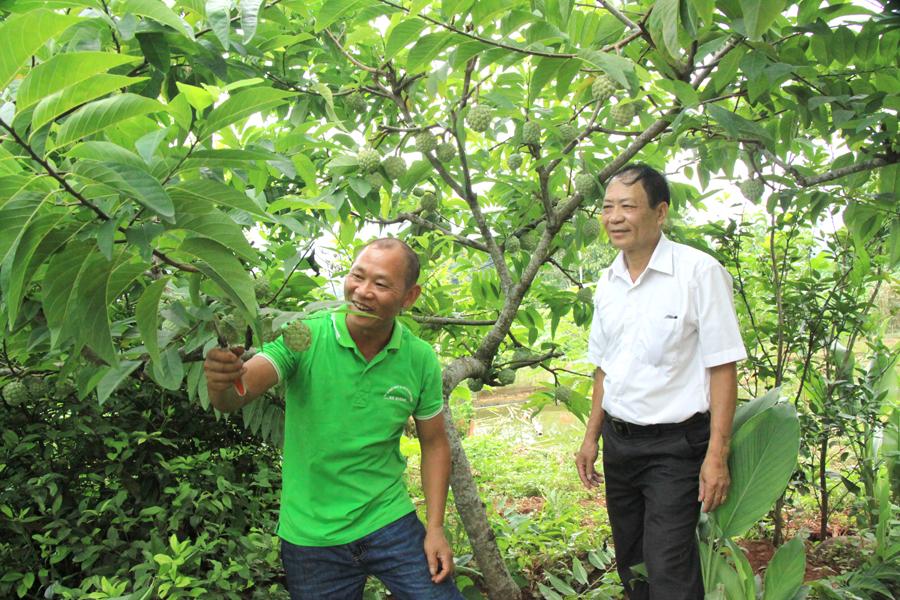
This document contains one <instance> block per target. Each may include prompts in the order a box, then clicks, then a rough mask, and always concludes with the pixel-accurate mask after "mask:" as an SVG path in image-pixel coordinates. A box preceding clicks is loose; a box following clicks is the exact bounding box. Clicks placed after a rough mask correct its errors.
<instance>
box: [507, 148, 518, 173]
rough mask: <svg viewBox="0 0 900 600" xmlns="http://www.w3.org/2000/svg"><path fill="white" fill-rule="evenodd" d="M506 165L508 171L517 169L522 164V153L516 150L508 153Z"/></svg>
mask: <svg viewBox="0 0 900 600" xmlns="http://www.w3.org/2000/svg"><path fill="white" fill-rule="evenodd" d="M506 165H507V166H508V167H509V170H510V171H517V170H518V169H519V167H521V166H522V155H521V154H519V153H518V152H516V153H515V154H510V156H509V158H507V159H506Z"/></svg>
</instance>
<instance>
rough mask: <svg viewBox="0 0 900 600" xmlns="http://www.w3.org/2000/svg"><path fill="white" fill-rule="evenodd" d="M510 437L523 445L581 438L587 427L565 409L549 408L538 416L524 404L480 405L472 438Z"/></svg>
mask: <svg viewBox="0 0 900 600" xmlns="http://www.w3.org/2000/svg"><path fill="white" fill-rule="evenodd" d="M497 434H501V435H509V436H513V437H517V438H519V439H520V440H521V441H523V442H540V441H541V440H542V439H550V438H559V437H565V438H569V437H571V438H572V439H579V438H580V437H581V436H582V435H584V425H583V424H582V423H581V421H579V420H578V419H577V418H576V417H575V415H573V414H572V413H570V412H569V411H568V410H567V409H566V407H565V406H553V405H551V406H547V407H545V408H544V409H543V410H542V411H540V412H539V413H537V414H536V415H532V412H531V411H530V410H528V409H526V408H524V406H523V404H521V403H518V402H516V403H510V404H498V405H493V406H478V407H476V408H475V416H474V418H473V419H472V425H471V427H470V429H469V435H471V436H478V435H497Z"/></svg>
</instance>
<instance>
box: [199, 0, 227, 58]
mask: <svg viewBox="0 0 900 600" xmlns="http://www.w3.org/2000/svg"><path fill="white" fill-rule="evenodd" d="M232 4H233V2H232V1H231V0H206V7H205V8H206V22H207V23H209V26H210V28H211V29H212V30H213V33H215V34H216V37H217V38H219V42H220V43H221V44H222V47H223V48H224V49H225V50H228V36H229V34H230V33H231V7H232Z"/></svg>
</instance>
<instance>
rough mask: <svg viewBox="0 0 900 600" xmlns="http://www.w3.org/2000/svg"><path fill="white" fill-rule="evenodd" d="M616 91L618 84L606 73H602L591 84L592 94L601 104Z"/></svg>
mask: <svg viewBox="0 0 900 600" xmlns="http://www.w3.org/2000/svg"><path fill="white" fill-rule="evenodd" d="M614 93H616V84H615V83H613V80H612V79H610V78H609V77H607V76H606V75H601V76H600V77H598V78H597V79H595V80H594V83H593V84H591V96H592V97H593V98H594V100H596V101H597V102H600V103H601V104H602V103H604V102H606V101H607V100H609V99H610V97H611V96H612V95H613V94H614Z"/></svg>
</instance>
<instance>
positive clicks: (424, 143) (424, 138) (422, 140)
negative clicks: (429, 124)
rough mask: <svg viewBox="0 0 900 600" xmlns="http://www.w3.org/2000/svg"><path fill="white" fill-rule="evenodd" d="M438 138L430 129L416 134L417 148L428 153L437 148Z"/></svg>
mask: <svg viewBox="0 0 900 600" xmlns="http://www.w3.org/2000/svg"><path fill="white" fill-rule="evenodd" d="M437 143H438V142H437V138H436V137H434V136H433V135H432V134H431V133H429V132H428V131H423V132H421V133H418V134H416V150H418V151H419V152H421V153H422V154H428V153H429V152H431V151H432V150H434V149H435V148H437Z"/></svg>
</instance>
